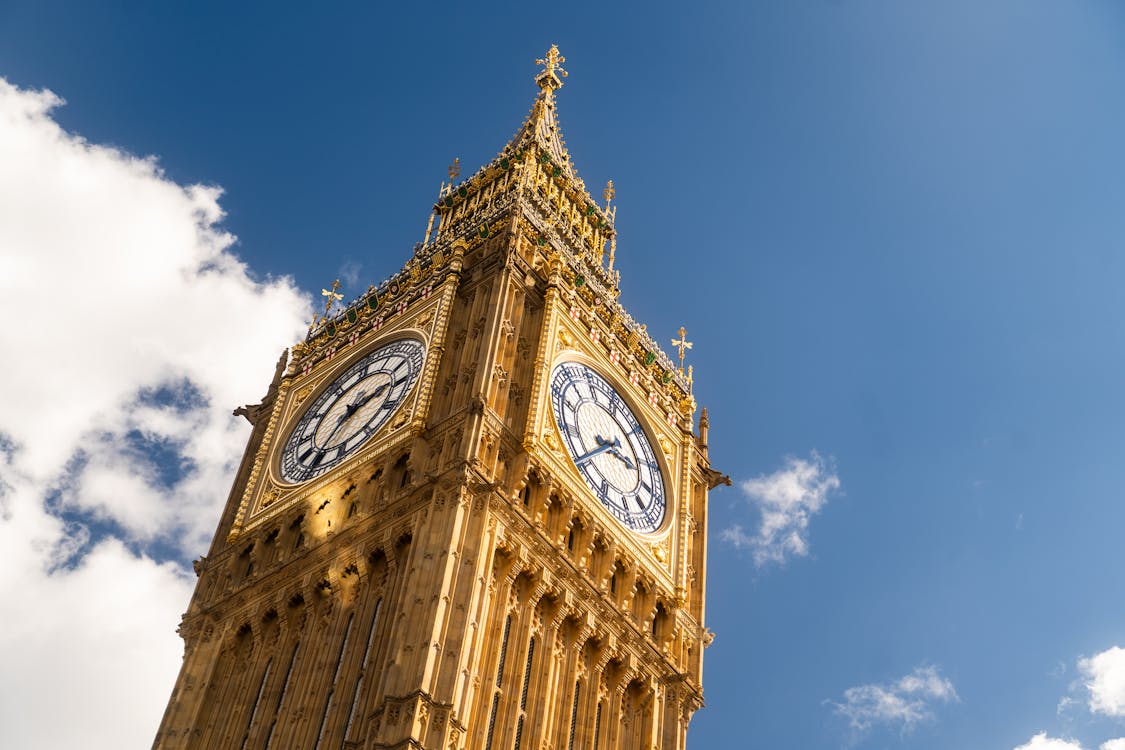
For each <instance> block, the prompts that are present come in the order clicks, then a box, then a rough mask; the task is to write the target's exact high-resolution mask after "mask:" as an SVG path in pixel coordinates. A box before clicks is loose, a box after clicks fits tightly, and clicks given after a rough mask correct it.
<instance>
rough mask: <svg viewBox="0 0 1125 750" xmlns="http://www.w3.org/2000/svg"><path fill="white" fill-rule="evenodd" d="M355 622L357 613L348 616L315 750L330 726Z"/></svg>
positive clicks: (317, 734)
mask: <svg viewBox="0 0 1125 750" xmlns="http://www.w3.org/2000/svg"><path fill="white" fill-rule="evenodd" d="M354 621H355V612H352V613H351V614H350V615H348V624H347V626H345V628H344V640H343V642H342V643H341V644H340V653H338V654H337V655H336V669H335V670H333V672H332V682H330V683H328V697H327V698H325V699H324V713H322V714H321V715H320V729H318V730H317V732H316V744H315V745H313V750H316V748H318V747H320V741H321V740H322V739H324V728H325V726H327V725H328V710H329V709H330V708H332V695H333V694H334V693H335V692H336V679H337V678H338V677H339V676H340V666H341V665H342V664H343V663H344V654H345V653H347V650H348V639H349V638H351V635H352V622H354Z"/></svg>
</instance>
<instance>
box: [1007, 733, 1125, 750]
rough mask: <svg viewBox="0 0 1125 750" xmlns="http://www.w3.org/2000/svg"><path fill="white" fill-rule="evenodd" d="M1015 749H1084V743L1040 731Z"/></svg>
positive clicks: (1104, 749) (1103, 749) (1103, 747)
mask: <svg viewBox="0 0 1125 750" xmlns="http://www.w3.org/2000/svg"><path fill="white" fill-rule="evenodd" d="M1014 750H1082V745H1081V744H1080V743H1078V742H1077V741H1075V740H1061V739H1058V738H1057V737H1048V736H1047V733H1046V732H1040V733H1039V734H1037V735H1035V736H1034V737H1032V738H1031V739H1030V740H1028V741H1027V742H1025V743H1024V744H1022V745H1020V746H1019V747H1017V748H1015V749H1014ZM1102 750H1106V747H1105V745H1102ZM1110 750H1112V748H1111V749H1110Z"/></svg>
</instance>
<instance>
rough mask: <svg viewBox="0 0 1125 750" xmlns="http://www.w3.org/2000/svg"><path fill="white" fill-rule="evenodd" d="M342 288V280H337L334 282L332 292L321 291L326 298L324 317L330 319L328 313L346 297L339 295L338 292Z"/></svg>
mask: <svg viewBox="0 0 1125 750" xmlns="http://www.w3.org/2000/svg"><path fill="white" fill-rule="evenodd" d="M339 288H340V280H339V279H336V280H335V281H333V282H332V291H328V290H327V289H321V290H320V294H321V296H322V297H324V298H325V300H324V317H325V319H327V318H328V313H329V312H330V311H331V310H332V305H334V304H336V303H337V302H338V301H340V300H342V299H343V298H344V295H342V294H339V293H338V292H337V291H336V290H337V289H339Z"/></svg>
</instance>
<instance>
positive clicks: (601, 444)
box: [574, 435, 621, 464]
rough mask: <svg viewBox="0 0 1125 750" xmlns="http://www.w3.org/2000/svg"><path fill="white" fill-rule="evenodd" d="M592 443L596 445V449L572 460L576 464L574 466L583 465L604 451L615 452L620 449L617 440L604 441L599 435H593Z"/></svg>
mask: <svg viewBox="0 0 1125 750" xmlns="http://www.w3.org/2000/svg"><path fill="white" fill-rule="evenodd" d="M594 442H595V443H597V444H598V447H597V448H594V450H592V451H590V452H589V453H586V454H584V455H581V456H579V457H578V458H576V459H574V463H576V464H581V463H585V462H587V461H589V460H590V459H591V458H593V457H594V456H598V455H601V454H602V453H605V452H606V451H612V450H615V449H616V448H618V447H620V445H621V441H619V440H618V439H617V438H614V439H613V440H612V441H609V440H606V439H605V438H603V437H602V436H601V435H594Z"/></svg>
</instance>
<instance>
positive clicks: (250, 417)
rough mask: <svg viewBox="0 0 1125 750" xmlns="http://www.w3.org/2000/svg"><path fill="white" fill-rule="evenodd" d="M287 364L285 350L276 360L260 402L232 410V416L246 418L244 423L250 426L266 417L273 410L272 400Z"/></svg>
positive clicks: (287, 359) (287, 353)
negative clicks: (267, 387)
mask: <svg viewBox="0 0 1125 750" xmlns="http://www.w3.org/2000/svg"><path fill="white" fill-rule="evenodd" d="M288 362H289V350H288V349H286V350H285V351H283V352H282V353H281V358H280V359H279V360H277V369H275V370H274V373H273V381H272V382H271V383H270V387H269V389H268V390H267V391H266V395H265V396H264V397H262V400H261V402H260V403H257V404H247V405H245V406H240V407H238V408H237V409H235V410H234V416H236V417H246V421H247V422H249V423H250V424H252V425H257V424H258V422H259V421H261V420H262V418H263V417H265V416H267V415H268V414H269V412H270V409H272V408H273V401H274V399H275V398H277V389H278V388H279V387H280V386H281V376H282V375H284V374H285V365H286V364H287V363H288Z"/></svg>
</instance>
